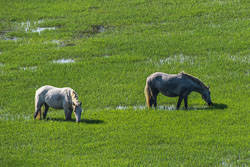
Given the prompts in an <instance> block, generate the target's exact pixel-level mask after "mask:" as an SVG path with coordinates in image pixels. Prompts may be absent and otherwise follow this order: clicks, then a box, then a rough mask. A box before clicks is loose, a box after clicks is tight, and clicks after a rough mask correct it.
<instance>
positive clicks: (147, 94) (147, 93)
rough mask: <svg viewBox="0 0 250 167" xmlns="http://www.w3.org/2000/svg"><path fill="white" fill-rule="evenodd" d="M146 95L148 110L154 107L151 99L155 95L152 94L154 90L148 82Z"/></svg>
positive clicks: (145, 90) (145, 89)
mask: <svg viewBox="0 0 250 167" xmlns="http://www.w3.org/2000/svg"><path fill="white" fill-rule="evenodd" d="M144 94H145V97H146V102H147V106H148V108H150V107H151V106H152V104H151V99H152V97H153V94H152V90H151V88H150V86H149V85H148V82H146V86H145V88H144Z"/></svg>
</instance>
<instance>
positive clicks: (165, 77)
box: [144, 72, 212, 109]
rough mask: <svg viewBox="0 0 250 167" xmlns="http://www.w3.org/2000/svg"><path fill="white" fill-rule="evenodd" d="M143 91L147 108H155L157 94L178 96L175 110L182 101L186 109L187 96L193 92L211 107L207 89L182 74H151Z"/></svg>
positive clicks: (188, 75)
mask: <svg viewBox="0 0 250 167" xmlns="http://www.w3.org/2000/svg"><path fill="white" fill-rule="evenodd" d="M144 91H145V96H146V102H147V106H148V108H150V107H152V105H153V104H154V107H155V108H156V107H157V102H156V100H157V95H158V93H159V92H161V93H162V94H163V95H165V96H168V97H177V96H179V99H178V103H177V109H179V108H180V105H181V102H182V100H183V99H184V105H185V108H186V109H187V106H188V102H187V101H188V95H189V94H190V93H191V92H193V91H195V92H198V93H200V94H201V95H202V98H203V99H204V100H205V101H206V102H207V104H208V105H209V106H210V105H212V101H211V98H210V91H209V87H208V86H206V85H205V84H204V83H203V82H201V81H200V80H199V79H198V78H196V77H194V76H192V75H190V74H187V73H184V72H181V73H179V74H165V73H162V72H156V73H153V74H151V75H150V76H149V77H148V78H147V81H146V86H145V90H144Z"/></svg>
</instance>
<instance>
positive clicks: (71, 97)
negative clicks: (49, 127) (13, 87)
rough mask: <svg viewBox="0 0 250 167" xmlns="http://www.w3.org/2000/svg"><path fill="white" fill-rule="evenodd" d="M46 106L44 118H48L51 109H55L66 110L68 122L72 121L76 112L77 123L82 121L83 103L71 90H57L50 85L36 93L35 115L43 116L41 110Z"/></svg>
mask: <svg viewBox="0 0 250 167" xmlns="http://www.w3.org/2000/svg"><path fill="white" fill-rule="evenodd" d="M43 105H44V106H45V110H44V112H43V118H44V119H45V118H46V115H47V112H48V110H49V107H52V108H54V109H64V114H65V118H66V120H70V119H71V114H72V112H73V111H74V114H75V117H76V122H80V121H81V113H82V108H81V105H82V103H81V102H80V101H78V96H77V94H76V92H75V91H74V90H73V89H71V88H56V87H53V86H50V85H45V86H42V87H41V88H39V89H38V90H37V91H36V95H35V113H34V118H36V117H37V115H39V116H41V108H42V106H43Z"/></svg>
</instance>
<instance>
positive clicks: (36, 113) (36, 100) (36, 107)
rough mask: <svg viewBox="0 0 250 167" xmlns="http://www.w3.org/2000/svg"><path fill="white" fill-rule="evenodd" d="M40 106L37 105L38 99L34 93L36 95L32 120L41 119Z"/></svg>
mask: <svg viewBox="0 0 250 167" xmlns="http://www.w3.org/2000/svg"><path fill="white" fill-rule="evenodd" d="M41 107H42V106H41V104H39V97H38V94H37V92H36V95H35V113H34V119H38V120H40V119H41V114H42V112H41Z"/></svg>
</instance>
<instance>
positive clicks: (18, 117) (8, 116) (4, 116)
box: [0, 114, 32, 121]
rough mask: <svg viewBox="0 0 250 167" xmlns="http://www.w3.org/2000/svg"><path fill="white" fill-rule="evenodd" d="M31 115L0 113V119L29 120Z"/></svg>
mask: <svg viewBox="0 0 250 167" xmlns="http://www.w3.org/2000/svg"><path fill="white" fill-rule="evenodd" d="M31 119H32V116H31V115H21V114H18V115H13V114H1V115H0V120H5V121H15V120H25V121H27V120H31Z"/></svg>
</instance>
